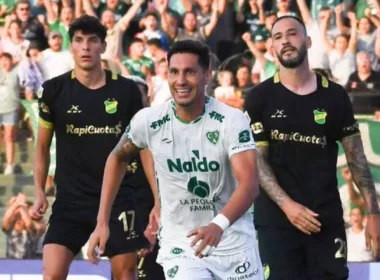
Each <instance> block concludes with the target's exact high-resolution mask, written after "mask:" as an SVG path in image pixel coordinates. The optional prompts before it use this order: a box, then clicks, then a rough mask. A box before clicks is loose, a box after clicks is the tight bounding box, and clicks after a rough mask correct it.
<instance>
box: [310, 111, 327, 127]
mask: <svg viewBox="0 0 380 280" xmlns="http://www.w3.org/2000/svg"><path fill="white" fill-rule="evenodd" d="M313 114H314V121H315V122H316V123H317V124H325V123H326V118H327V113H326V112H325V111H323V110H314V111H313Z"/></svg>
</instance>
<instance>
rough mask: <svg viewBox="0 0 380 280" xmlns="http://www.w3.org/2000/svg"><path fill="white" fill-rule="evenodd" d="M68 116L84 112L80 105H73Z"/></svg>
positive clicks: (68, 111)
mask: <svg viewBox="0 0 380 280" xmlns="http://www.w3.org/2000/svg"><path fill="white" fill-rule="evenodd" d="M67 113H68V114H80V113H82V110H80V109H79V105H71V108H70V109H69V110H67Z"/></svg>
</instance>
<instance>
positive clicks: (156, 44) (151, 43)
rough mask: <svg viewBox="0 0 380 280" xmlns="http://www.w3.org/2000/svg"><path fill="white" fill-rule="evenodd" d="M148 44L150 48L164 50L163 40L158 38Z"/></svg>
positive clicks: (150, 40)
mask: <svg viewBox="0 0 380 280" xmlns="http://www.w3.org/2000/svg"><path fill="white" fill-rule="evenodd" d="M146 43H147V45H148V46H155V47H157V48H162V43H161V40H160V39H158V38H152V39H149V40H148V41H147V42H146Z"/></svg>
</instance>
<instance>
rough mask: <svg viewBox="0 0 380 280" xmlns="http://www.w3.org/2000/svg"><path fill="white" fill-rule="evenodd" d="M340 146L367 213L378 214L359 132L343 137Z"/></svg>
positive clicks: (372, 182) (371, 179) (374, 192)
mask: <svg viewBox="0 0 380 280" xmlns="http://www.w3.org/2000/svg"><path fill="white" fill-rule="evenodd" d="M342 146H343V149H344V152H345V154H346V159H347V164H348V167H349V168H350V171H351V174H352V179H353V181H354V182H355V184H356V186H357V187H358V189H359V191H360V193H361V195H362V197H363V199H364V204H365V207H366V209H367V211H368V214H369V215H371V214H380V210H379V205H378V203H377V196H376V188H375V184H374V181H373V178H372V174H371V170H370V168H369V165H368V162H367V158H366V156H365V154H364V148H363V142H362V139H361V136H360V134H355V135H352V136H349V137H345V138H344V139H343V140H342Z"/></svg>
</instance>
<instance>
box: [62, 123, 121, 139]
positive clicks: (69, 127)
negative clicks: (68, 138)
mask: <svg viewBox="0 0 380 280" xmlns="http://www.w3.org/2000/svg"><path fill="white" fill-rule="evenodd" d="M121 128H122V124H121V122H119V123H118V124H117V125H115V126H113V127H112V126H108V125H107V126H94V125H86V126H85V127H76V126H75V125H73V124H66V133H67V134H74V135H78V136H82V135H96V134H114V135H115V136H116V137H118V136H119V135H120V133H121V131H122V130H121Z"/></svg>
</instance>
